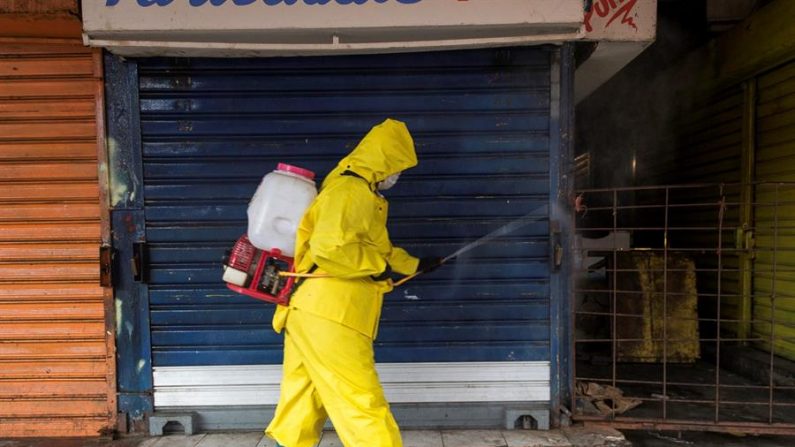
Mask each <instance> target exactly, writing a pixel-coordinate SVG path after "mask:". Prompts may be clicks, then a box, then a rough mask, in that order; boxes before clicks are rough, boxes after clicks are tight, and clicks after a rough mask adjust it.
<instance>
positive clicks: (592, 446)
mask: <svg viewBox="0 0 795 447" xmlns="http://www.w3.org/2000/svg"><path fill="white" fill-rule="evenodd" d="M401 434H402V437H403V447H629V446H631V444H630V443H629V442H627V441H626V440H625V439H624V436H623V435H622V434H621V433H619V432H618V431H616V430H612V429H599V428H588V429H585V428H579V427H578V428H567V429H564V430H551V431H531V430H416V431H412V430H406V431H402V432H401ZM274 445H275V444H274V443H273V441H271V440H270V439H269V438H265V437H263V435H262V432H233V433H207V434H198V435H192V436H185V435H168V436H162V437H153V438H124V439H119V440H114V441H110V440H104V441H103V440H100V439H84V440H80V439H15V440H0V447H273V446H274ZM318 447H343V446H342V443H341V442H340V441H339V438H337V435H336V433H334V432H333V431H327V432H324V433H323V437H322V439H321V441H320V444H319V445H318Z"/></svg>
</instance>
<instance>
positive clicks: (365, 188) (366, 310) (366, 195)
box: [273, 119, 419, 338]
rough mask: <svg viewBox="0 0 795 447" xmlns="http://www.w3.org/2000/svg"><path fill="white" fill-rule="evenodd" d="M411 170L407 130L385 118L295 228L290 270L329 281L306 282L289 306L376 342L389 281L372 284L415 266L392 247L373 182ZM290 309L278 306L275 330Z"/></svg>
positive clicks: (346, 160)
mask: <svg viewBox="0 0 795 447" xmlns="http://www.w3.org/2000/svg"><path fill="white" fill-rule="evenodd" d="M416 165H417V156H416V154H415V152H414V142H413V140H412V138H411V134H409V131H408V129H407V128H406V125H405V124H404V123H402V122H400V121H396V120H392V119H387V120H386V121H384V122H383V123H381V124H379V125H377V126H375V127H373V129H372V130H370V132H369V133H368V134H367V135H366V136H365V137H364V138H363V139H362V141H361V142H360V143H359V145H358V146H356V148H355V149H354V150H353V151H352V152H351V153H350V154H348V156H347V157H345V158H343V159H342V160H341V161H340V162H339V164H337V167H336V168H335V169H334V170H333V171H331V173H329V175H328V176H327V177H326V179H325V180H324V182H323V185H322V187H321V189H320V193H319V194H318V196H317V198H316V199H315V201H314V202H312V204H311V205H310V206H309V208H308V209H307V211H306V213H305V214H304V216H303V218H302V219H301V223H300V224H299V226H298V231H297V234H296V241H295V247H296V248H295V270H296V272H299V273H306V272H308V271H309V270H310V269H311V268H312V266H313V265H317V269H316V270H315V271H314V273H318V274H324V273H325V274H330V275H331V276H332V277H331V278H309V279H306V280H305V281H304V282H303V283H302V284H301V285H300V287H299V288H298V290H297V291H296V292H295V293H294V294H293V296H292V298H291V302H290V307H294V308H296V309H300V310H302V311H304V312H309V313H312V314H314V315H316V316H319V317H322V318H325V319H328V320H331V321H335V322H337V323H340V324H343V325H345V326H348V327H350V328H352V329H354V330H356V331H358V332H360V333H362V334H364V335H366V336H368V337H370V338H375V336H376V333H377V331H378V320H379V318H380V316H381V305H382V303H383V296H384V293H387V292H389V291H391V290H392V284H391V282H388V281H374V280H373V279H372V278H371V277H372V276H374V275H378V274H380V273H381V272H383V271H384V270H385V269H386V266H387V263H388V264H389V266H390V267H391V268H392V270H393V271H395V272H397V273H401V274H404V275H408V274H411V273H414V272H415V271H416V270H417V266H418V264H419V259H417V258H415V257H413V256H411V255H409V254H408V253H407V252H406V251H405V250H403V249H401V248H397V247H393V246H392V243H391V242H390V240H389V234H388V233H387V229H386V221H387V211H388V203H387V201H386V199H384V198H383V197H382V196H381V195H380V194H379V193H378V190H377V186H376V185H377V183H378V182H380V181H382V180H384V179H385V178H387V177H388V176H390V175H392V174H396V173H398V172H401V171H404V170H406V169H408V168H411V167H413V166H416ZM287 312H288V308H287V307H284V306H277V309H276V314H275V315H274V317H273V328H274V330H276V332H281V330H282V329H283V328H284V322H285V319H286V317H287Z"/></svg>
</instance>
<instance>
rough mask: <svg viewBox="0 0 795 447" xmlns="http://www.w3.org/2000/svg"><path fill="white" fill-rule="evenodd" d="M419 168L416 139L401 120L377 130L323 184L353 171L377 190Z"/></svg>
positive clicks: (338, 165)
mask: <svg viewBox="0 0 795 447" xmlns="http://www.w3.org/2000/svg"><path fill="white" fill-rule="evenodd" d="M416 165H417V154H416V153H415V152H414V140H412V138H411V134H410V133H409V130H408V128H407V127H406V125H405V124H404V123H403V122H401V121H397V120H393V119H387V120H386V121H384V122H383V123H381V124H379V125H377V126H375V127H373V128H372V129H371V130H370V132H368V133H367V135H365V136H364V138H362V141H361V142H359V145H358V146H356V148H355V149H354V150H353V151H351V153H350V154H348V156H346V157H345V158H343V159H342V160H340V162H339V163H338V164H337V167H336V168H334V170H333V171H331V173H329V175H328V176H327V177H326V180H324V181H323V186H326V185H327V184H328V182H329V181H330V180H331V179H334V178H336V177H339V175H340V174H342V173H343V172H345V171H353V172H355V173H356V174H358V175H359V176H361V177H362V178H364V179H365V180H367V182H368V183H370V185H371V187H375V184H376V183H378V182H380V181H382V180H384V179H385V178H387V177H389V176H390V175H392V174H396V173H398V172H402V171H405V170H406V169H409V168H412V167H414V166H416Z"/></svg>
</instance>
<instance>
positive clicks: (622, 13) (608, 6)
mask: <svg viewBox="0 0 795 447" xmlns="http://www.w3.org/2000/svg"><path fill="white" fill-rule="evenodd" d="M637 2H638V0H594V2H593V5H592V6H591V10H590V11H588V12H586V13H585V31H587V32H591V31H593V30H594V28H593V24H592V23H591V19H592V18H593V16H594V14H596V16H597V17H600V18H606V17H608V16H609V17H610V18H609V19H607V22H605V24H604V27H605V29H606V28H609V27H610V25H612V24H613V23H614V22H615V21H616V20H618V19H619V18H620V19H621V22H619V23H622V24H625V25H627V26H630V27H632V28H634V29H635V30H637V29H638V26H637V24H635V20H634V14H633V9H634V8H635V5H636V4H637Z"/></svg>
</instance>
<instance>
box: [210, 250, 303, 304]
mask: <svg viewBox="0 0 795 447" xmlns="http://www.w3.org/2000/svg"><path fill="white" fill-rule="evenodd" d="M292 269H293V258H290V257H287V256H283V255H282V252H281V250H279V249H278V248H273V249H271V250H260V249H258V248H257V247H255V246H254V245H253V244H252V243H251V241H250V240H249V239H248V236H247V235H243V236H241V237H240V239H238V240H237V242H236V243H235V246H234V247H232V250H231V252H230V253H229V259H228V261H226V262H225V263H224V276H223V280H224V282H226V286H227V287H228V288H229V289H231V290H233V291H235V292H237V293H241V294H243V295H246V296H250V297H252V298H256V299H258V300H262V301H267V302H269V303H274V304H282V305H287V304H288V303H289V301H290V292H291V290H292V288H293V284H294V283H295V278H293V277H287V276H281V275H279V272H290V271H292Z"/></svg>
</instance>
